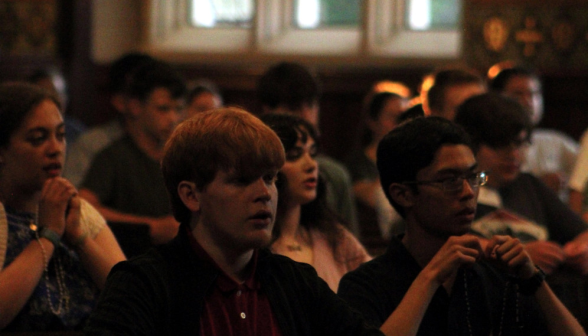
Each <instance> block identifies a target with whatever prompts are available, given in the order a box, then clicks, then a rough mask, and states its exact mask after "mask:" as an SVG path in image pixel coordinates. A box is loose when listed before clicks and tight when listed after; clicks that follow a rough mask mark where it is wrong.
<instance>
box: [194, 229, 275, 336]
mask: <svg viewBox="0 0 588 336" xmlns="http://www.w3.org/2000/svg"><path fill="white" fill-rule="evenodd" d="M186 230H188V228H186ZM188 238H189V240H190V245H191V246H192V249H193V250H194V252H195V253H196V254H197V255H198V257H199V258H200V259H202V260H203V261H204V262H207V263H210V264H211V265H213V266H214V267H215V268H216V269H217V270H218V271H219V275H218V278H217V279H216V283H215V284H214V285H213V286H212V288H211V292H210V294H209V295H208V296H207V297H206V300H205V302H204V310H203V312H202V315H201V316H200V326H201V334H202V335H204V336H217V335H242V336H248V335H249V336H255V335H267V336H280V335H281V334H280V329H279V328H278V323H277V321H276V317H275V316H274V314H273V312H272V309H271V307H270V303H269V300H268V298H267V295H265V293H264V292H263V291H262V290H260V287H261V286H260V283H259V281H258V280H257V278H256V277H255V271H256V269H257V257H258V251H255V252H254V255H253V258H252V260H251V262H250V265H249V266H248V267H249V268H250V271H249V274H248V276H247V279H246V280H245V281H244V282H243V283H242V284H239V283H237V282H236V281H235V280H233V279H231V278H230V277H229V276H228V275H227V274H226V273H224V272H223V271H222V269H221V268H220V267H219V266H218V264H217V263H216V262H215V261H214V260H213V259H212V257H211V256H210V255H209V254H208V253H207V252H206V251H205V250H204V249H203V248H202V246H201V245H200V244H199V243H198V241H196V239H194V236H193V235H192V234H190V233H188Z"/></svg>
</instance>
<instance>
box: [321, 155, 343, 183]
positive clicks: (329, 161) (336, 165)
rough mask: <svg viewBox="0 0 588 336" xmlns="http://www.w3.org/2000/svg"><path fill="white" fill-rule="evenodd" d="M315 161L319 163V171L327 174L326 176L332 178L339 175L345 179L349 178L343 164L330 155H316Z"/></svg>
mask: <svg viewBox="0 0 588 336" xmlns="http://www.w3.org/2000/svg"><path fill="white" fill-rule="evenodd" d="M316 161H317V162H318V164H319V167H320V169H321V172H324V173H325V174H327V175H328V178H330V179H332V178H335V177H339V178H344V179H347V180H350V179H351V177H350V175H349V171H348V170H347V168H346V167H345V165H344V164H343V163H341V162H340V161H338V160H335V159H333V158H332V157H330V156H326V155H318V156H317V157H316Z"/></svg>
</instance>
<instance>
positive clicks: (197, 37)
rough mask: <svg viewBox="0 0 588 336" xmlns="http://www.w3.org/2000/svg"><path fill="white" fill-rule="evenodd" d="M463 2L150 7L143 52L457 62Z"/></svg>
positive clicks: (267, 0)
mask: <svg viewBox="0 0 588 336" xmlns="http://www.w3.org/2000/svg"><path fill="white" fill-rule="evenodd" d="M461 1H462V0H280V1H277V0H150V1H146V2H145V4H146V5H144V8H143V9H144V10H146V14H147V17H148V18H149V23H148V25H147V26H148V31H147V36H146V37H147V39H146V43H145V48H144V49H146V51H148V52H152V53H153V54H155V55H159V56H161V55H164V56H165V55H174V57H178V55H185V56H187V57H190V60H198V57H202V58H205V57H208V58H210V55H211V54H214V60H217V61H224V60H237V61H247V60H253V59H255V60H259V59H267V60H271V59H272V57H273V58H274V59H275V58H277V57H283V56H290V57H295V56H298V55H304V56H310V57H316V58H318V59H320V58H325V57H327V58H329V62H331V61H332V60H334V59H335V60H339V61H340V62H343V63H349V64H371V63H374V62H378V61H379V62H382V61H385V60H387V59H389V58H411V59H415V58H422V59H435V58H457V57H459V54H460V50H461V45H460V39H461V34H460V31H459V29H458V26H459V23H460V16H461ZM333 57H335V58H333Z"/></svg>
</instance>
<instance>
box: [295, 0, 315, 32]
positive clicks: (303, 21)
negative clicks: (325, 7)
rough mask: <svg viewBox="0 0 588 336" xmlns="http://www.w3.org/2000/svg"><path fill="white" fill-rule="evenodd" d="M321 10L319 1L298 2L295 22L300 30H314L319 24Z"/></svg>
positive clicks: (306, 0)
mask: <svg viewBox="0 0 588 336" xmlns="http://www.w3.org/2000/svg"><path fill="white" fill-rule="evenodd" d="M320 18H321V9H320V4H319V0H298V8H297V11H296V21H298V27H300V28H306V29H309V28H316V27H318V25H319V23H320Z"/></svg>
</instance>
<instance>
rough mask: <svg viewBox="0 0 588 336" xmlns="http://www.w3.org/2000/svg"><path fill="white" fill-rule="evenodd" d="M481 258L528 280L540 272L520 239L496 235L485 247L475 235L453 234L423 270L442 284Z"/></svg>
mask: <svg viewBox="0 0 588 336" xmlns="http://www.w3.org/2000/svg"><path fill="white" fill-rule="evenodd" d="M480 259H485V260H487V261H488V262H489V263H490V264H492V265H494V266H495V267H497V268H499V269H502V270H504V271H505V272H507V273H508V274H510V275H512V276H515V277H518V278H520V279H529V278H530V277H532V276H533V275H534V274H535V272H537V270H536V268H535V264H534V263H533V261H532V260H531V257H530V255H529V253H527V251H526V250H525V247H524V245H523V244H522V243H521V242H520V240H519V239H517V238H512V237H510V236H494V237H492V239H490V240H489V241H488V242H487V244H485V247H484V248H482V244H481V242H480V238H478V237H476V236H473V235H463V236H452V237H450V238H449V239H448V240H447V241H446V242H445V244H444V245H443V246H442V247H441V249H439V251H438V252H437V254H436V255H435V256H434V257H433V259H431V261H430V262H429V264H427V266H426V267H425V269H424V270H426V271H428V272H431V273H430V274H431V275H432V277H433V279H435V280H436V281H437V282H438V283H439V285H442V284H443V283H445V281H447V280H448V279H449V278H450V277H451V276H452V275H453V274H455V271H457V269H458V268H459V267H461V266H468V265H470V266H471V265H473V264H474V263H475V262H476V261H478V260H480Z"/></svg>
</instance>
